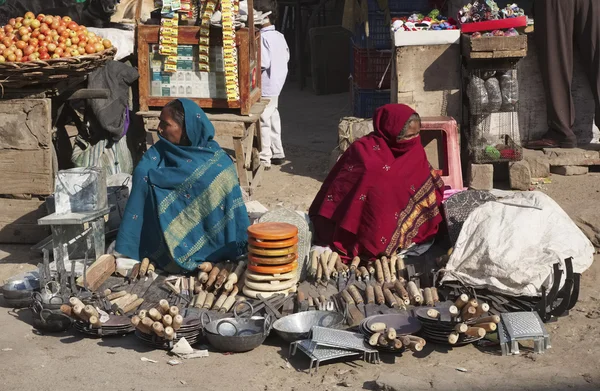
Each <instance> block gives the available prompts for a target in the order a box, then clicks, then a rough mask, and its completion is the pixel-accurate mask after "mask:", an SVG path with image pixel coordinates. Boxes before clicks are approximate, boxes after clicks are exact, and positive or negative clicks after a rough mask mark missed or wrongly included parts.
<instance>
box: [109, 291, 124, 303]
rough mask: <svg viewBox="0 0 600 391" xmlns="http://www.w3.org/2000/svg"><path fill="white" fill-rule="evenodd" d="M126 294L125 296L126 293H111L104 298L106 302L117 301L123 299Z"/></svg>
mask: <svg viewBox="0 0 600 391" xmlns="http://www.w3.org/2000/svg"><path fill="white" fill-rule="evenodd" d="M126 294H127V292H126V291H119V292H113V293H111V294H110V295H108V296H106V300H108V301H113V300H117V299H118V298H120V297H123V296H125V295H126Z"/></svg>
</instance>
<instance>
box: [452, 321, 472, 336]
mask: <svg viewBox="0 0 600 391" xmlns="http://www.w3.org/2000/svg"><path fill="white" fill-rule="evenodd" d="M468 328H469V326H467V325H466V324H464V323H459V324H457V325H456V326H454V331H456V332H458V333H461V334H464V333H466V332H467V329H468Z"/></svg>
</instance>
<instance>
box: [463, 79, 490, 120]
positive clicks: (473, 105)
mask: <svg viewBox="0 0 600 391" xmlns="http://www.w3.org/2000/svg"><path fill="white" fill-rule="evenodd" d="M467 96H468V97H469V107H470V110H471V113H472V114H479V113H482V112H485V111H487V108H488V105H489V100H488V93H487V91H486V89H485V82H484V81H483V79H481V78H480V77H477V76H472V77H471V81H470V82H469V86H468V87H467Z"/></svg>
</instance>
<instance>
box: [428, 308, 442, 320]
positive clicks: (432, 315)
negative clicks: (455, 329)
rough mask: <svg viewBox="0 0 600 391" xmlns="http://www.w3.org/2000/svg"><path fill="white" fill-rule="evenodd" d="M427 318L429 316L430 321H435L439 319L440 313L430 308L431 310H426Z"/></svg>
mask: <svg viewBox="0 0 600 391" xmlns="http://www.w3.org/2000/svg"><path fill="white" fill-rule="evenodd" d="M427 316H429V317H430V318H432V319H437V318H439V317H440V312H439V311H438V310H435V309H433V308H431V309H428V310H427Z"/></svg>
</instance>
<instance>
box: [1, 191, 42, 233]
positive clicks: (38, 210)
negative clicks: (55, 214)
mask: <svg viewBox="0 0 600 391" xmlns="http://www.w3.org/2000/svg"><path fill="white" fill-rule="evenodd" d="M47 214H48V213H47V210H46V207H45V205H44V201H39V200H37V199H34V200H12V199H7V198H0V243H18V244H36V243H38V242H40V241H41V240H43V239H45V238H46V237H48V236H49V235H50V227H48V226H43V225H38V223H37V221H38V219H39V218H41V217H44V216H46V215H47Z"/></svg>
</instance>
